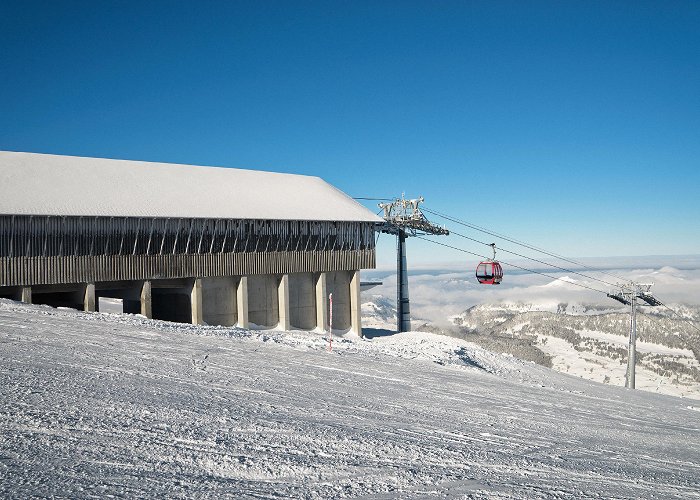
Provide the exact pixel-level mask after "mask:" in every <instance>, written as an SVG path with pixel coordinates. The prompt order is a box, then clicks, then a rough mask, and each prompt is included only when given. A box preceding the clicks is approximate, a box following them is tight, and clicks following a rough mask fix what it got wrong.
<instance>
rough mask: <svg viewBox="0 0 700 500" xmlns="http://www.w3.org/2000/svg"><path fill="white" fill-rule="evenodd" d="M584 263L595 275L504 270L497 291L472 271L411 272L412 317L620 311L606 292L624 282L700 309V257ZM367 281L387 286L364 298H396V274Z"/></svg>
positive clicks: (370, 274) (439, 319)
mask: <svg viewBox="0 0 700 500" xmlns="http://www.w3.org/2000/svg"><path fill="white" fill-rule="evenodd" d="M584 263H585V264H586V265H587V266H589V267H591V268H594V269H595V270H591V269H586V268H575V269H572V271H574V272H563V271H559V270H556V269H554V270H549V269H547V268H546V267H543V266H540V267H539V268H537V269H536V270H538V271H541V272H543V273H546V274H547V275H549V276H551V277H545V276H542V275H539V274H534V273H526V272H523V271H518V270H515V269H507V268H506V270H505V277H504V280H503V283H502V284H500V285H497V286H490V285H480V284H479V283H478V282H477V281H476V279H475V277H474V270H473V269H465V268H462V269H460V268H458V267H457V266H450V265H444V266H436V267H435V268H434V269H430V270H422V271H420V270H418V271H414V272H411V273H409V289H410V300H411V315H412V316H413V317H414V318H420V319H425V320H429V321H431V322H434V323H438V324H443V323H447V321H448V318H449V317H450V316H452V315H455V314H459V313H460V312H462V311H464V310H465V309H467V308H469V307H471V306H474V305H477V304H487V303H498V302H523V303H528V304H530V303H532V304H535V305H538V306H547V305H556V304H560V303H569V304H571V303H577V304H587V305H597V306H601V307H605V308H610V309H619V308H622V307H623V306H622V305H621V304H619V303H617V302H615V301H613V300H612V299H610V298H608V297H606V295H605V293H607V292H609V291H611V290H613V289H614V288H613V286H612V285H615V284H616V283H617V282H619V281H621V280H632V281H635V282H638V283H654V286H653V287H652V292H653V293H654V294H655V295H656V296H657V297H658V298H659V299H660V300H661V301H662V302H664V303H666V304H675V303H683V304H692V305H700V256H688V257H641V258H640V257H637V258H629V259H623V258H616V259H615V260H614V261H612V262H611V261H595V260H593V259H589V260H588V261H587V262H584ZM613 266H614V267H613ZM523 267H524V266H523ZM561 267H566V266H564V265H562V266H561ZM550 269H551V268H550ZM567 269H568V267H567ZM576 273H580V274H576ZM581 275H585V276H581ZM557 278H558V279H557ZM363 279H381V280H382V283H383V284H382V285H381V286H378V287H375V288H373V289H371V291H369V292H366V293H368V294H381V295H383V296H385V297H389V298H391V299H394V298H395V296H396V274H395V272H390V271H386V270H384V271H382V270H378V271H366V272H364V273H363ZM579 285H583V286H579ZM585 287H589V288H585Z"/></svg>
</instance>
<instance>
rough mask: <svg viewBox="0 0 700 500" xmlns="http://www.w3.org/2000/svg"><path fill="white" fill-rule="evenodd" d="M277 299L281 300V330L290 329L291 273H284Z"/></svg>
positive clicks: (279, 326)
mask: <svg viewBox="0 0 700 500" xmlns="http://www.w3.org/2000/svg"><path fill="white" fill-rule="evenodd" d="M277 300H279V318H280V321H279V324H278V325H277V328H279V329H280V330H289V329H290V323H289V275H287V274H283V275H282V277H281V278H280V280H279V284H278V285H277Z"/></svg>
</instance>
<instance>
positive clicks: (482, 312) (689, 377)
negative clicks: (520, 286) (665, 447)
mask: <svg viewBox="0 0 700 500" xmlns="http://www.w3.org/2000/svg"><path fill="white" fill-rule="evenodd" d="M678 310H679V311H680V312H681V313H682V314H684V315H685V316H687V317H689V318H691V319H696V318H698V317H700V308H694V307H690V306H683V307H680V308H678ZM451 320H452V321H453V322H454V324H455V325H456V326H457V327H458V332H460V333H462V335H461V336H462V337H464V338H470V337H469V335H468V334H478V335H482V336H483V335H486V336H488V337H491V338H494V337H498V338H502V339H503V338H504V339H508V338H510V339H513V341H516V339H517V341H519V342H523V341H524V342H527V343H529V344H531V345H533V346H534V347H537V348H538V349H539V350H541V351H542V352H544V353H545V354H546V355H548V356H549V357H550V361H551V366H552V368H554V369H555V370H558V371H561V372H565V373H569V374H571V375H576V376H580V377H584V378H588V379H590V380H595V381H598V382H603V383H610V384H614V385H624V380H625V371H626V366H627V365H626V363H627V344H628V339H629V333H628V332H629V321H630V320H629V314H628V313H626V312H619V311H617V312H609V311H605V310H603V309H601V308H598V307H595V306H588V305H581V304H559V305H557V306H556V308H554V307H541V306H538V305H533V304H524V303H516V304H509V303H501V304H487V305H478V306H474V307H471V308H469V309H467V310H466V311H464V312H463V313H462V314H459V315H456V316H454V317H452V318H451ZM464 334H467V335H466V336H465V335H464ZM637 335H638V342H637V352H638V356H637V369H636V387H637V388H638V389H642V390H648V391H654V392H661V393H664V394H671V395H678V396H680V395H682V396H689V397H695V398H700V333H698V332H696V331H694V330H693V329H692V328H691V327H689V325H688V324H687V323H685V322H683V321H678V319H677V318H676V317H675V316H674V315H673V313H671V312H670V311H668V310H666V309H663V310H658V311H656V312H655V313H654V314H653V315H652V314H646V313H644V314H639V315H638V316H637Z"/></svg>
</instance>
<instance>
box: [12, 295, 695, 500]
mask: <svg viewBox="0 0 700 500" xmlns="http://www.w3.org/2000/svg"><path fill="white" fill-rule="evenodd" d="M0 355H1V356H2V363H0V401H1V404H0V427H1V430H2V434H1V438H0V497H3V498H28V497H51V496H58V497H72V498H75V497H81V498H94V497H100V498H102V497H108V496H112V497H129V498H133V497H153V496H158V497H173V498H179V497H193V496H194V497H221V496H229V497H235V498H290V497H291V498H310V499H311V498H345V497H353V498H374V499H383V498H484V497H486V498H581V497H585V498H596V497H599V498H610V497H614V498H700V453H698V449H700V412H698V411H697V410H698V408H699V407H700V401H696V400H692V399H682V398H674V397H668V396H662V395H657V394H651V393H644V392H639V391H627V390H625V389H623V388H619V387H610V386H605V385H602V384H595V383H592V382H588V381H585V380H581V379H578V378H574V377H569V376H566V375H562V374H559V373H556V372H554V371H552V370H548V369H546V368H543V367H540V366H537V365H534V364H531V363H526V362H523V361H520V360H517V359H515V358H512V357H509V356H504V355H501V354H498V353H490V352H488V351H485V350H483V349H481V348H479V347H477V346H475V345H473V344H470V343H467V342H464V341H461V340H458V339H452V338H448V337H442V336H437V335H432V334H427V333H415V332H414V333H410V334H400V335H386V336H381V335H380V336H376V337H374V338H371V339H359V338H357V337H353V336H352V335H346V336H343V337H340V338H336V339H335V340H334V342H333V351H332V352H328V350H327V339H326V338H325V337H324V336H323V335H322V334H319V333H311V332H291V333H290V332H276V331H248V330H241V329H236V328H223V327H197V326H192V325H181V324H174V323H166V322H160V321H152V320H147V319H145V318H141V317H138V316H129V315H120V316H116V315H108V314H99V313H93V314H85V313H80V312H75V311H69V310H57V309H51V308H49V307H45V306H27V305H20V304H17V303H15V302H11V301H7V300H0Z"/></svg>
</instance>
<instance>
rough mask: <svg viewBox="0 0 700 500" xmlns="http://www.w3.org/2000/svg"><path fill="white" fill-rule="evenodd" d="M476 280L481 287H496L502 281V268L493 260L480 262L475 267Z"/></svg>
mask: <svg viewBox="0 0 700 500" xmlns="http://www.w3.org/2000/svg"><path fill="white" fill-rule="evenodd" d="M476 279H477V280H479V283H481V284H482V285H498V284H499V283H500V282H501V280H502V279H503V268H502V267H501V265H500V264H499V263H498V262H496V261H493V260H487V261H484V262H481V263H479V265H478V266H477V267H476Z"/></svg>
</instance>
